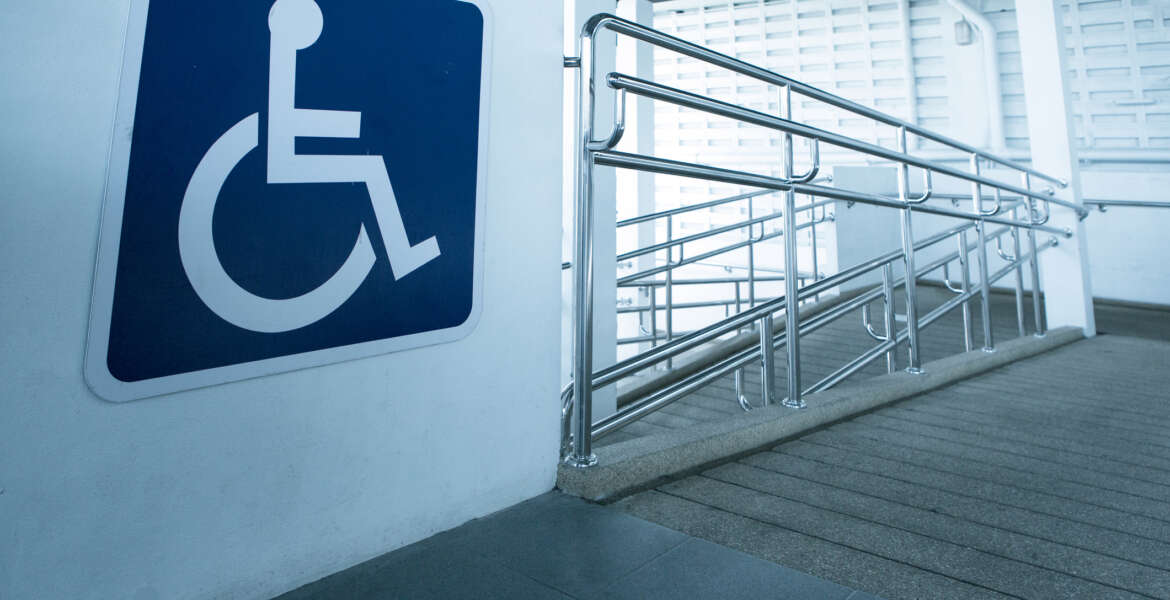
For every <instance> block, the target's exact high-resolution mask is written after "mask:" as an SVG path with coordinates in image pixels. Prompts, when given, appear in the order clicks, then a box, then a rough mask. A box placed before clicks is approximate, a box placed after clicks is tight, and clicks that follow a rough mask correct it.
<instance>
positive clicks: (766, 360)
mask: <svg viewBox="0 0 1170 600" xmlns="http://www.w3.org/2000/svg"><path fill="white" fill-rule="evenodd" d="M772 327H773V325H772V313H768V314H766V315H764V316H763V317H762V318H761V319H760V359H761V360H760V391H761V393H762V398H763V405H764V406H768V405H769V404H772V403H773V402H774V401H775V398H776V354H775V352H776V348H775V342H774V339H775V338H774V337H773V334H772ZM788 339H789V340H791V339H792V336H788Z"/></svg>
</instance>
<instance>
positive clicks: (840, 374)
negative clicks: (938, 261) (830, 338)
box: [805, 238, 1056, 394]
mask: <svg viewBox="0 0 1170 600" xmlns="http://www.w3.org/2000/svg"><path fill="white" fill-rule="evenodd" d="M1053 246H1056V239H1055V238H1053V239H1050V240H1048V242H1047V243H1045V244H1043V245H1041V246H1038V247H1037V248H1036V252H1038V253H1039V252H1041V251H1043V250H1047V249H1048V248H1051V247H1053ZM1031 258H1032V253H1031V252H1028V253H1027V254H1026V255H1024V256H1021V257H1020V258H1018V259H1016V260H1015V261H1013V262H1011V263H1010V264H1009V265H1007V266H1006V267H1004V268H1003V269H1000V270H999V271H996V272H995V273H994V274H993V275H991V276H989V277H988V284H989V285H990V284H992V283H995V282H996V281H999V280H1000V279H1003V278H1004V277H1007V276H1008V275H1009V274H1011V272H1012V271H1014V270H1015V269H1016V268H1017V267H1019V266H1020V265H1022V264H1024V263H1025V262H1027V261H1029V260H1030V259H1031ZM952 260H953V258H952ZM936 268H937V267H936ZM932 270H933V269H932ZM980 293H981V291H980V290H979V289H978V288H974V287H973V288H972V289H970V290H967V291H966V292H963V293H960V294H958V295H957V296H955V297H953V298H951V299H950V300H947V301H946V302H944V303H943V304H941V305H940V306H938V307H937V308H935V309H934V310H932V311H930V312H929V313H927V314H926V315H925V316H923V317H922V319H921V320H919V324H918V327H919V329H920V330H921V329H925V328H926V327H928V326H930V325H932V324H934V322H935V321H938V320H939V319H941V318H942V317H943V316H945V315H946V314H947V313H949V312H950V311H952V310H954V309H956V308H958V307H959V306H961V305H962V304H963V303H964V302H967V301H969V300H970V299H971V298H974V297H975V296H976V295H977V294H980ZM908 337H909V330H908V329H902V330H899V331H898V334H897V336H896V337H895V338H894V340H891V341H887V342H883V343H881V344H878V345H877V346H875V347H873V348H871V349H870V350H868V351H866V352H865V353H864V354H862V355H860V356H858V357H857V358H855V359H853V360H851V361H849V363H847V364H846V365H845V366H844V367H842V368H840V369H838V370H836V371H834V372H833V373H830V374H829V375H828V376H826V377H825V378H824V379H821V380H820V381H818V382H816V383H815V384H813V385H812V386H810V387H809V388H808V389H807V390H805V391H806V393H809V394H812V393H815V392H819V391H821V390H824V389H827V388H830V387H832V386H834V385H836V384H838V383H840V382H841V381H842V380H844V379H846V378H848V377H849V376H850V375H852V374H854V373H856V372H857V371H859V370H861V369H863V368H865V366H866V365H868V364H869V363H871V362H873V361H875V360H877V359H878V358H879V357H881V355H883V354H885V353H886V352H888V351H889V350H890V348H892V347H895V346H896V345H897V344H900V343H902V342H904V341H906V339H907V338H908Z"/></svg>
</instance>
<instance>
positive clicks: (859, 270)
mask: <svg viewBox="0 0 1170 600" xmlns="http://www.w3.org/2000/svg"><path fill="white" fill-rule="evenodd" d="M970 227H972V224H966V225H960V226H958V227H953V228H951V229H948V230H945V231H941V232H939V233H936V234H934V235H932V236H930V237H928V238H926V239H925V240H922V241H921V242H916V243H915V244H914V247H915V249H917V250H921V249H923V248H926V247H929V246H931V245H933V244H936V243H938V242H940V241H942V240H945V239H947V237H949V236H951V235H955V234H956V233H958V232H960V231H964V230H966V229H968V228H970ZM900 258H902V252H901V251H900V250H894V251H891V252H888V253H886V254H883V255H881V256H878V257H876V258H872V259H870V260H867V261H865V262H863V263H861V264H858V265H854V266H852V267H850V268H848V269H845V270H844V271H840V272H838V273H835V274H833V275H830V276H828V277H826V278H824V279H820V280H817V281H815V282H813V283H811V284H809V285H807V286H805V287H804V288H802V289H801V290H800V291H799V293H798V294H797V299H798V300H805V299H807V298H811V297H814V296H816V295H817V294H821V293H823V292H826V291H828V290H830V289H832V288H834V287H837V286H839V285H841V284H843V283H846V282H848V281H850V280H852V279H855V278H857V277H860V276H862V275H864V274H866V273H868V272H869V271H872V270H874V269H877V268H880V267H882V266H883V265H885V264H886V263H888V262H891V261H895V260H898V259H900ZM784 300H785V299H784V297H783V296H781V297H778V298H776V299H774V300H769V301H767V302H764V303H761V304H759V305H757V306H756V307H755V308H752V309H750V310H747V311H744V312H741V313H739V314H737V315H735V316H733V317H731V318H729V319H725V320H723V321H721V322H719V323H713V324H711V325H708V326H707V327H704V328H702V329H699V330H696V331H694V332H692V333H690V334H688V335H685V336H682V337H678V338H675V339H674V340H672V341H670V342H667V343H665V344H663V345H661V346H657V347H655V348H653V349H651V350H649V351H647V352H645V353H643V354H640V355H638V356H633V357H630V358H628V359H626V360H623V361H620V362H618V363H615V364H613V365H610V366H609V367H606V368H604V369H601V370H599V371H596V372H594V373H593V389H599V388H602V387H605V386H607V385H609V384H611V383H614V382H615V381H617V380H618V379H621V378H622V377H625V376H626V375H629V374H631V373H636V372H638V371H641V370H642V369H645V368H646V367H649V366H651V365H654V364H657V363H659V362H662V361H664V360H667V359H669V358H673V357H675V356H678V355H679V354H682V353H683V352H686V351H688V350H691V349H693V348H696V347H698V346H699V345H701V344H704V343H706V342H709V341H711V340H713V339H715V338H717V337H719V336H721V335H724V334H726V333H728V332H730V331H732V330H735V329H738V328H740V327H743V326H744V325H746V324H748V323H751V322H752V321H755V320H756V319H759V318H761V317H763V316H764V315H765V314H771V313H774V312H776V311H778V310H780V308H782V307H783V306H784Z"/></svg>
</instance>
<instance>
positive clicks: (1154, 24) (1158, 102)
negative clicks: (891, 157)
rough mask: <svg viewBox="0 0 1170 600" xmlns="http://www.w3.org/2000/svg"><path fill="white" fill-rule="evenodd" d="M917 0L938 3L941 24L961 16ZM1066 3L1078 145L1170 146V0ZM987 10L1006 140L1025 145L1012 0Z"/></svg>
mask: <svg viewBox="0 0 1170 600" xmlns="http://www.w3.org/2000/svg"><path fill="white" fill-rule="evenodd" d="M914 5H915V8H918V7H919V5H920V6H921V9H922V12H923V13H924V14H925V13H927V12H930V11H931V10H935V11H938V14H939V15H940V16H942V17H943V18H942V21H943V22H942V23H940V27H942V26H945V27H950V26H953V22H954V21H955V20H956V17H955V15H954V13H953V12H949V11H950V8H949V7H946V6H945V4H944V3H942V2H938V1H931V2H915V3H914ZM1064 6H1065V41H1066V44H1067V45H1068V55H1067V58H1068V62H1067V67H1068V69H1069V73H1068V75H1069V79H1068V81H1069V92H1070V95H1071V100H1072V108H1073V121H1074V126H1075V128H1076V136H1077V141H1078V143H1079V144H1080V147H1081V149H1085V150H1117V149H1124V150H1135V149H1138V150H1140V149H1164V148H1170V0H1071V1H1067V2H1065V3H1064ZM982 10H983V13H984V14H985V15H986V16H987V17H988V19H989V20H990V21H991V22H992V25H993V26H994V27H995V28H996V30H997V32H998V36H997V40H996V41H997V46H998V50H999V55H1000V62H999V67H1000V81H1001V87H1002V92H1003V108H1004V132H1005V137H1006V138H1007V145H1008V147H1014V148H1027V147H1028V130H1027V118H1026V114H1025V109H1024V97H1023V94H1024V89H1023V80H1022V78H1021V75H1020V73H1021V68H1020V54H1019V42H1018V35H1017V29H1018V27H1017V23H1016V18H1015V12H1014V2H1013V0H984V2H983V3H982ZM912 14H913V13H912ZM916 67H917V65H916ZM923 124H924V125H928V124H927V123H923ZM928 126H929V125H928Z"/></svg>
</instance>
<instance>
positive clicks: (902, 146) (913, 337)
mask: <svg viewBox="0 0 1170 600" xmlns="http://www.w3.org/2000/svg"><path fill="white" fill-rule="evenodd" d="M906 147H907V145H906V128H905V127H899V128H898V151H899V152H902V153H903V154H905V153H906V151H907V150H906ZM909 178H910V167H909V166H908V165H907V164H906V163H899V164H898V199H899V200H901V201H902V203H903V204H905V205H906V206H905V207H903V208H902V258H903V261H904V262H905V269H906V273H905V278H906V333H907V338H908V339H909V342H910V365H909V366H907V367H906V371H907V372H908V373H915V374H917V373H922V357H921V356H920V355H919V345H918V276H917V273H916V267H915V266H914V226H913V225H914V223H913V212H912V211H911V210H910V205H909V199H910V181H909Z"/></svg>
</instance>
